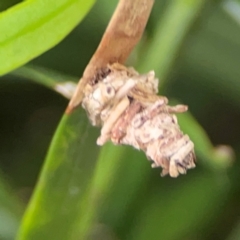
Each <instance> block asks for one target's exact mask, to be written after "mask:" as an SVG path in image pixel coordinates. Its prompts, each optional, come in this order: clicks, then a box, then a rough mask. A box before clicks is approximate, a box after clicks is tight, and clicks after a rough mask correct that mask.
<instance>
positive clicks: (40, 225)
mask: <svg viewBox="0 0 240 240" xmlns="http://www.w3.org/2000/svg"><path fill="white" fill-rule="evenodd" d="M95 139H96V130H95V129H94V128H92V127H90V126H89V123H88V120H87V119H86V116H85V113H84V112H83V111H76V112H75V113H73V114H72V115H70V116H64V117H63V119H62V121H61V123H60V125H59V127H58V129H57V131H56V133H55V135H54V138H53V140H52V144H51V146H50V149H49V152H48V155H47V158H46V161H45V164H44V167H43V170H42V172H41V175H40V178H39V181H38V184H37V187H36V189H35V191H34V194H33V197H32V199H31V201H30V204H29V206H28V208H27V211H26V213H25V216H24V218H23V222H22V226H21V228H20V231H19V234H18V239H21V240H27V239H35V240H38V239H39V240H42V239H51V240H54V239H56V240H59V239H69V240H70V239H74V240H75V239H78V237H77V236H76V235H75V233H76V232H77V230H78V229H77V228H78V225H77V220H78V213H79V206H80V202H81V199H82V196H83V195H84V192H85V190H86V187H87V184H88V182H89V178H91V176H92V169H93V167H94V163H95V159H96V155H97V152H98V149H97V147H96V145H92V143H93V142H94V141H95ZM86 146H89V147H86Z"/></svg>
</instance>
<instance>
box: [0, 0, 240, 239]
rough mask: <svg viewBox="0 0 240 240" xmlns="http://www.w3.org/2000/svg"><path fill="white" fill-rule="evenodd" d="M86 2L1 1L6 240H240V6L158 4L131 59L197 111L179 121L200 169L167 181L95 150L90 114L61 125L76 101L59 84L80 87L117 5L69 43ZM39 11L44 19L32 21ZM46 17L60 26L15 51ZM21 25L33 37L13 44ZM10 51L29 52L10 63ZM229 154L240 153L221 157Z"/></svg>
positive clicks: (0, 206) (141, 165)
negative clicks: (70, 100)
mask: <svg viewBox="0 0 240 240" xmlns="http://www.w3.org/2000/svg"><path fill="white" fill-rule="evenodd" d="M49 2H52V3H53V2H54V1H49ZM85 2H87V1H80V0H61V1H58V4H61V3H63V4H65V3H66V4H67V3H69V4H70V5H71V6H75V7H73V8H74V14H73V12H72V10H71V11H70V12H68V13H66V12H67V8H64V7H60V8H58V11H54V4H53V5H51V4H48V1H44V0H35V1H33V0H32V1H31V0H27V1H24V2H21V1H16V0H11V1H10V0H2V1H1V3H0V10H1V11H2V12H1V13H0V32H1V35H0V59H1V66H0V72H1V73H6V72H8V74H7V75H4V76H2V77H1V78H0V86H1V87H0V97H1V101H0V104H1V118H0V126H1V127H0V134H1V138H0V141H1V148H0V168H1V170H0V239H1V240H12V239H15V238H16V236H17V235H18V239H21V240H26V239H28V240H29V239H34V240H35V239H51V240H54V239H58V240H59V239H63V240H65V239H74V240H75V239H100V240H101V239H104V240H105V239H106V240H107V239H111V240H112V239H131V240H135V239H140V240H143V239H144V240H145V239H151V240H155V239H156V240H158V239H164V240H181V239H189V240H212V239H219V240H220V239H227V240H237V239H240V235H239V234H240V225H239V222H240V218H239V214H240V183H239V182H240V181H239V180H240V161H239V160H240V150H239V149H240V137H239V136H240V107H239V106H240V101H239V99H240V80H239V76H240V68H239V63H240V20H239V16H240V2H239V1H232V0H225V1H220V0H211V1H207V0H171V1H169V0H161V1H160V0H156V2H155V5H154V8H153V11H152V14H151V17H150V19H149V22H148V25H147V28H146V31H145V34H144V36H143V39H142V41H141V42H140V44H139V45H138V46H137V47H136V49H135V50H134V52H133V53H132V55H131V56H130V58H129V60H128V63H127V64H128V65H132V66H134V67H136V69H137V70H139V71H140V72H144V71H148V70H150V69H152V68H153V69H154V70H155V71H156V73H157V76H158V77H159V78H160V81H161V79H162V85H161V88H160V92H161V94H164V95H166V96H168V97H169V98H170V99H171V100H172V101H176V100H174V99H177V101H180V102H183V103H185V104H187V105H189V109H190V110H189V112H188V113H187V114H182V115H179V122H180V124H181V127H182V129H183V130H184V132H186V133H187V134H189V135H190V136H191V138H192V139H193V141H194V143H195V145H196V153H197V157H198V164H197V168H196V169H194V170H191V171H189V172H188V174H187V175H186V176H181V177H179V178H177V179H171V178H169V177H165V178H160V177H159V169H155V170H152V169H151V168H150V164H149V162H148V161H147V160H146V158H145V156H144V154H143V153H142V152H138V151H136V150H134V149H132V148H130V147H125V146H113V145H112V144H110V143H108V144H106V146H104V147H103V148H101V149H100V148H99V147H97V146H96V144H95V141H96V138H97V135H98V133H99V129H95V128H93V127H91V126H90V125H89V123H88V120H87V118H86V115H85V113H84V111H83V110H80V109H79V110H77V111H76V112H75V113H74V114H72V115H70V116H63V113H64V109H65V108H66V106H67V103H68V101H67V99H66V98H64V97H63V96H61V95H60V94H59V92H60V93H61V94H62V95H64V94H63V93H62V92H61V91H58V93H56V91H57V90H56V86H57V85H59V84H63V85H61V86H63V88H64V87H65V88H66V86H67V85H64V84H65V83H69V82H70V83H73V82H77V80H78V78H79V77H80V76H81V74H82V72H83V70H84V68H85V66H86V65H87V63H88V61H89V59H90V57H91V56H92V54H93V53H94V51H95V49H96V47H97V45H98V43H99V41H100V39H101V36H102V34H103V32H104V30H105V28H106V25H107V23H108V21H109V19H110V17H111V15H112V13H113V11H114V8H115V6H116V4H117V1H107V0H98V1H97V2H96V4H95V5H94V6H93V8H92V9H91V11H90V13H89V14H88V15H87V16H86V17H85V19H84V20H83V21H82V22H81V24H79V25H78V26H77V27H76V28H75V29H74V30H73V31H72V32H71V33H70V34H68V32H69V31H70V30H71V29H72V28H73V27H74V26H75V25H76V23H77V22H80V20H81V18H82V16H83V15H84V13H86V12H87V10H88V8H90V5H91V4H90V2H93V1H89V5H88V6H84V4H85ZM17 3H19V5H17ZM75 3H76V4H77V6H78V7H76V5H74V4H75ZM37 4H39V6H41V7H42V10H41V8H40V7H37V9H38V11H37V12H34V9H32V11H31V5H33V6H38V5H37ZM42 4H44V5H42ZM72 4H73V5H72ZM70 5H68V6H70ZM64 6H65V5H64ZM66 6H67V5H66ZM25 7H26V8H25ZM51 7H52V10H51ZM27 8H29V9H30V10H28V11H30V13H31V14H30V15H26V14H25V15H24V18H21V17H19V19H17V16H18V15H17V14H14V13H16V9H17V10H18V11H19V9H20V10H22V11H23V12H24V11H27V10H26V9H27ZM6 9H7V11H6ZM78 11H79V15H78V14H77V13H78ZM47 12H54V14H57V15H58V16H60V15H61V14H62V15H61V16H64V17H63V18H62V20H61V21H58V22H54V21H53V19H54V18H51V17H47V18H45V17H43V19H44V21H45V22H44V23H46V26H51V29H50V30H49V28H48V27H46V28H45V29H41V30H39V29H37V28H36V29H35V31H36V32H37V31H39V33H42V34H43V33H44V34H46V35H45V37H44V38H41V39H42V40H41V42H42V44H43V45H44V46H43V47H41V48H40V47H39V45H38V44H35V41H36V40H37V39H35V38H36V36H35V37H34V36H33V35H31V37H30V39H28V38H26V39H27V42H25V43H26V44H22V42H21V41H18V37H19V36H20V37H22V39H24V38H25V37H26V36H29V35H28V31H29V32H31V24H32V21H31V19H32V18H33V19H34V16H36V15H37V13H38V14H39V15H38V17H39V18H40V19H41V16H44V14H46V13H47ZM22 14H23V13H22ZM41 14H43V15H41ZM54 14H53V15H54ZM64 14H66V15H64ZM53 15H51V14H50V15H49V16H53ZM6 16H7V17H8V18H11V19H13V20H11V21H13V22H12V25H9V24H6V23H7V21H9V20H8V19H7V17H6ZM54 16H55V15H54ZM28 17H29V18H28ZM71 17H72V19H73V20H72V21H70V20H69V21H65V19H69V18H71ZM20 20H22V22H24V21H25V23H26V24H27V25H26V28H25V30H24V31H23V33H26V34H25V35H24V34H22V35H21V34H20V33H22V32H21V31H20V33H19V34H17V35H16V36H17V37H16V36H13V37H10V38H9V39H10V40H8V37H9V35H8V34H7V32H8V31H9V32H17V31H18V29H20V28H18V27H19V25H21V24H22V22H21V21H20ZM51 21H52V22H51ZM63 26H64V27H63ZM42 30H44V31H43V32H41V31H42ZM4 33H6V34H4ZM33 33H34V31H33ZM29 34H30V33H29ZM67 34H68V36H67V37H66V38H65V39H64V40H63V41H62V42H61V43H59V44H58V45H56V46H55V47H54V48H53V49H51V50H49V51H46V50H47V49H50V48H51V47H52V46H53V45H55V44H56V43H57V42H59V41H61V39H62V38H63V37H64V36H66V35H67ZM1 39H5V40H6V39H7V40H6V41H5V43H4V44H2V42H1ZM30 40H31V41H30ZM38 40H39V39H38ZM6 46H7V47H8V48H9V49H11V50H12V49H18V48H19V49H21V51H20V52H18V51H15V52H13V53H14V54H16V56H13V55H12V54H10V55H9V54H5V53H4V51H5V50H6V53H7V51H9V50H7V49H6V48H5V47H6ZM11 46H12V47H11ZM16 46H17V47H18V48H15V47H16ZM43 52H44V53H43ZM42 53H43V54H42ZM4 54H5V55H4ZM18 54H19V55H18ZM34 56H39V57H37V58H35V59H34V60H32V61H31V64H30V65H26V66H23V67H21V68H19V69H16V70H14V69H15V68H16V66H21V65H23V64H25V63H26V62H27V61H29V60H30V59H32V58H33V57H34ZM15 57H16V58H15ZM16 61H18V62H17V64H16ZM6 66H7V67H6ZM9 66H10V67H9ZM2 69H3V70H2ZM10 69H11V70H14V71H12V72H9V71H10ZM62 116H63V117H62ZM61 118H62V119H61ZM222 144H225V145H229V146H231V147H232V148H233V150H234V152H235V154H233V152H232V151H231V149H230V147H228V148H227V147H222V146H219V147H215V146H217V145H222ZM234 155H235V159H234V160H233V156H234ZM30 198H31V200H30ZM18 229H19V231H18V234H17V230H18Z"/></svg>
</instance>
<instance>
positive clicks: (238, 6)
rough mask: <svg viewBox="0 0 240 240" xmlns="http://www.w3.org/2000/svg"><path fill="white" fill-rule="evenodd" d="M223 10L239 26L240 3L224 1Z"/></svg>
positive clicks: (231, 0) (230, 0)
mask: <svg viewBox="0 0 240 240" xmlns="http://www.w3.org/2000/svg"><path fill="white" fill-rule="evenodd" d="M223 9H224V10H225V11H226V12H227V13H228V14H229V15H230V16H231V17H232V18H233V19H234V20H235V21H236V22H237V23H238V24H240V2H239V1H233V0H226V1H224V2H223Z"/></svg>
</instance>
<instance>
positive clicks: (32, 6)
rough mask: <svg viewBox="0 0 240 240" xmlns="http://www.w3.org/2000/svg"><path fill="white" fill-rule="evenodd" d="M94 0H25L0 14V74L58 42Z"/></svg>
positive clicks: (80, 18)
mask: <svg viewBox="0 0 240 240" xmlns="http://www.w3.org/2000/svg"><path fill="white" fill-rule="evenodd" d="M93 3H94V0H89V1H84V0H58V1H55V0H35V1H33V0H27V1H24V2H22V3H19V4H17V5H15V6H13V7H11V8H10V9H8V10H6V11H4V12H2V13H0V32H1V35H0V62H1V65H0V75H3V74H6V73H7V72H9V71H11V70H13V69H15V68H17V67H19V66H21V65H23V64H25V63H27V62H28V61H30V60H31V59H33V58H35V57H37V56H39V55H40V54H42V53H43V52H45V51H46V50H48V49H50V48H51V47H53V46H55V45H56V44H57V43H59V42H60V41H61V40H62V39H63V38H64V37H65V36H66V35H67V34H68V33H69V32H70V31H71V30H72V29H73V28H74V27H75V26H76V25H77V24H78V23H79V22H80V21H81V20H82V19H83V17H84V16H85V15H86V13H87V12H88V11H89V9H90V8H91V6H92V5H93Z"/></svg>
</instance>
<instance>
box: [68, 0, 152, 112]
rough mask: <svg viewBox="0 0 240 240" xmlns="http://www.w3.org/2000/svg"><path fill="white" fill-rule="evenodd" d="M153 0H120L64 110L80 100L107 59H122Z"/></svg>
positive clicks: (134, 41)
mask: <svg viewBox="0 0 240 240" xmlns="http://www.w3.org/2000/svg"><path fill="white" fill-rule="evenodd" d="M153 3H154V0H120V1H119V4H118V6H117V8H116V10H115V12H114V14H113V16H112V19H111V21H110V23H109V25H108V27H107V29H106V31H105V33H104V35H103V38H102V40H101V42H100V44H99V47H98V48H97V50H96V52H95V54H94V55H93V57H92V58H91V60H90V62H89V64H88V65H87V67H86V69H85V71H84V73H83V77H82V78H81V79H80V82H79V84H78V86H77V89H76V91H75V93H74V95H73V97H72V99H71V101H70V103H69V105H68V108H67V110H66V112H67V113H70V112H71V111H72V110H73V109H74V108H75V107H77V106H78V105H79V104H80V103H81V101H82V97H83V92H84V88H85V86H86V84H87V83H89V82H91V81H93V80H94V78H95V77H96V75H97V73H99V70H101V69H104V68H106V67H107V64H109V63H114V62H118V63H124V61H125V60H126V59H127V57H128V56H129V54H130V53H131V51H132V49H133V48H134V46H135V45H136V44H137V43H138V41H139V40H140V38H141V36H142V33H143V31H144V29H145V26H146V23H147V20H148V18H149V15H150V12H151V9H152V6H153Z"/></svg>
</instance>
